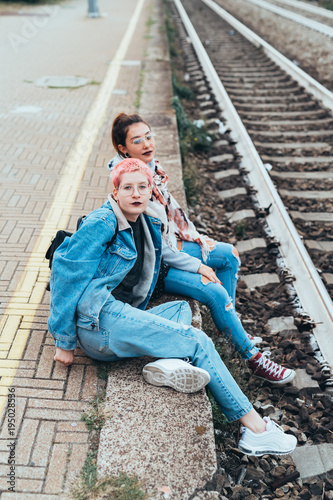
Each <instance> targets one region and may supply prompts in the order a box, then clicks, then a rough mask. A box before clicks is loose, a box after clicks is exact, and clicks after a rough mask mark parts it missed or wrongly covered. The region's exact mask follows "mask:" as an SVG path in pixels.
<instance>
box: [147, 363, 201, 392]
mask: <svg viewBox="0 0 333 500" xmlns="http://www.w3.org/2000/svg"><path fill="white" fill-rule="evenodd" d="M142 374H143V378H144V379H145V381H146V382H148V383H149V384H152V385H157V386H163V385H167V386H168V387H172V388H173V389H175V390H176V391H179V392H188V393H190V392H197V391H200V389H202V388H203V387H205V385H207V384H208V383H209V381H210V375H209V373H208V372H206V370H202V369H201V368H197V367H196V366H193V365H191V364H190V363H186V362H185V361H183V360H182V359H176V358H172V359H159V360H158V361H154V362H153V363H148V365H146V366H145V367H144V368H143V370H142Z"/></svg>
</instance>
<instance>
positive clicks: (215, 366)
mask: <svg viewBox="0 0 333 500" xmlns="http://www.w3.org/2000/svg"><path fill="white" fill-rule="evenodd" d="M112 180H113V184H114V189H113V194H112V196H111V195H109V197H108V200H107V201H106V202H105V203H104V204H103V205H102V207H101V208H99V209H97V210H94V211H93V212H91V213H90V214H89V215H88V216H87V217H85V219H84V220H83V222H82V223H81V226H80V227H79V229H78V231H77V232H76V233H74V234H73V235H72V236H71V237H67V238H66V239H65V240H64V242H63V243H62V244H61V245H60V247H59V248H58V249H57V250H56V251H55V254H54V258H53V265H52V273H51V282H50V285H51V306H50V308H51V314H50V317H49V320H48V328H49V331H50V333H51V334H52V335H53V337H54V339H55V345H56V354H55V357H54V359H55V361H58V362H60V363H62V364H63V365H65V366H68V365H70V364H71V363H72V362H73V360H74V349H75V347H76V345H77V341H79V344H80V347H81V348H82V349H83V351H84V352H85V353H86V354H87V356H89V357H91V358H93V359H96V360H102V361H118V360H120V359H124V358H134V357H139V356H153V357H157V358H161V359H159V360H158V361H156V362H152V363H148V364H147V365H146V366H145V367H144V369H143V375H144V378H145V379H146V381H147V382H149V383H151V384H154V385H167V386H170V387H172V388H174V389H176V390H178V391H182V392H195V391H198V390H200V389H202V388H203V387H205V386H206V385H207V384H208V387H209V390H210V391H211V393H212V394H213V396H214V398H215V399H216V401H217V403H218V404H219V406H220V407H221V409H222V411H223V412H224V414H225V415H226V417H227V418H228V420H229V421H231V422H232V421H236V420H240V422H241V423H242V425H243V426H244V432H243V435H242V438H241V440H240V442H239V448H240V450H242V451H243V452H244V453H247V454H250V455H252V454H255V455H263V454H267V453H271V454H286V453H290V452H291V451H292V450H293V449H294V448H295V446H296V442H297V440H296V438H295V437H294V436H291V435H288V434H285V433H284V432H283V430H282V429H281V428H280V427H279V426H277V424H275V423H274V422H273V421H272V420H270V419H269V418H268V417H265V419H262V418H261V417H260V415H259V414H258V413H257V412H256V411H255V409H254V408H253V407H252V404H251V403H250V402H249V400H248V398H247V397H246V396H245V395H244V394H243V392H242V391H241V389H240V388H239V387H238V385H237V383H236V382H235V380H234V379H233V377H232V376H231V374H230V373H229V371H228V369H227V368H226V366H225V365H224V363H223V361H222V360H221V357H220V355H219V354H218V352H217V351H216V350H215V347H214V344H213V342H212V341H211V339H210V338H209V337H208V336H207V335H206V334H205V333H204V332H203V331H201V330H198V329H196V328H193V327H192V326H191V319H192V314H191V309H190V307H189V305H188V304H187V302H185V301H175V302H168V303H166V304H161V305H159V306H157V307H154V308H152V309H150V310H148V311H146V310H145V308H146V306H147V304H148V302H149V299H150V297H151V294H152V292H153V290H154V287H155V284H156V281H157V277H158V274H159V268H160V262H161V257H162V256H163V258H164V259H166V261H167V262H168V255H165V254H164V253H163V250H162V237H161V221H160V219H159V218H158V217H156V214H155V213H153V212H152V211H151V210H149V209H148V202H149V200H150V198H151V195H152V180H153V179H152V172H151V170H150V169H149V167H147V165H146V164H145V163H144V162H142V161H140V160H138V159H126V160H123V161H122V162H120V163H119V164H118V165H117V166H116V167H115V169H114V170H113V172H112ZM179 357H180V358H189V360H190V361H191V363H190V362H185V361H183V360H182V359H177V358H179Z"/></svg>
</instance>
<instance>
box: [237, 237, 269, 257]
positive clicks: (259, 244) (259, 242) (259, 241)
mask: <svg viewBox="0 0 333 500" xmlns="http://www.w3.org/2000/svg"><path fill="white" fill-rule="evenodd" d="M266 246H267V245H266V241H265V240H264V238H251V239H250V240H243V241H238V242H237V244H236V248H237V250H238V252H239V253H245V252H255V251H260V250H262V249H264V248H266Z"/></svg>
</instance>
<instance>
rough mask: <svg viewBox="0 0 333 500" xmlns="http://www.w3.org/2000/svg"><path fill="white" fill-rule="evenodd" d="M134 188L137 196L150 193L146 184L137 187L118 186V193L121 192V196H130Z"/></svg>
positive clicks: (129, 185)
mask: <svg viewBox="0 0 333 500" xmlns="http://www.w3.org/2000/svg"><path fill="white" fill-rule="evenodd" d="M135 188H136V189H137V191H138V192H139V194H148V193H149V192H150V186H149V185H148V184H138V185H137V186H133V185H132V184H124V186H119V191H121V192H122V194H123V196H132V194H133V193H134V189H135Z"/></svg>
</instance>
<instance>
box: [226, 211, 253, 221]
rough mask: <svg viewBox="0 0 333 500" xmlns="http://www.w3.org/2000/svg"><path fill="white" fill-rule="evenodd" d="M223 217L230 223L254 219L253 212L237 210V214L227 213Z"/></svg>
mask: <svg viewBox="0 0 333 500" xmlns="http://www.w3.org/2000/svg"><path fill="white" fill-rule="evenodd" d="M225 215H226V217H227V218H228V219H229V221H230V222H239V221H241V220H244V219H254V218H255V216H256V214H255V212H254V210H238V211H237V212H228V213H226V214H225Z"/></svg>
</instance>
